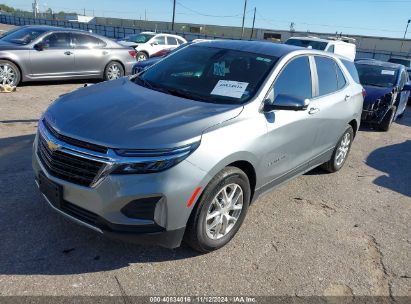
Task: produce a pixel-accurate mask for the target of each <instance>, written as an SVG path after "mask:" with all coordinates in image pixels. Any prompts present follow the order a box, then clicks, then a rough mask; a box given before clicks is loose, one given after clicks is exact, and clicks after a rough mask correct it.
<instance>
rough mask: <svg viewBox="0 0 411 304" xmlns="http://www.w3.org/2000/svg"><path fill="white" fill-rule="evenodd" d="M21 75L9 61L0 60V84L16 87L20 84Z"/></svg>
mask: <svg viewBox="0 0 411 304" xmlns="http://www.w3.org/2000/svg"><path fill="white" fill-rule="evenodd" d="M20 79H21V74H20V70H19V68H18V67H17V66H16V65H15V64H14V63H13V62H10V61H7V60H0V84H1V85H9V86H12V87H14V86H17V85H18V84H19V83H20Z"/></svg>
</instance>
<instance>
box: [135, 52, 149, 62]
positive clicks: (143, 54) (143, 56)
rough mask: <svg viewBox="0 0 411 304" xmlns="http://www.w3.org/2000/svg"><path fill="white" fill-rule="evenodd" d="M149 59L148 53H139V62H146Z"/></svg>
mask: <svg viewBox="0 0 411 304" xmlns="http://www.w3.org/2000/svg"><path fill="white" fill-rule="evenodd" d="M147 59H148V54H147V53H146V52H137V61H144V60H147Z"/></svg>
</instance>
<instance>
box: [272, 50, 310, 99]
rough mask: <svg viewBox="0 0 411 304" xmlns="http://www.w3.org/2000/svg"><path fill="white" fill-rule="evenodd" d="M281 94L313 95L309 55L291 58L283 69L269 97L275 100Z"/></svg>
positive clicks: (299, 96)
mask: <svg viewBox="0 0 411 304" xmlns="http://www.w3.org/2000/svg"><path fill="white" fill-rule="evenodd" d="M279 94H284V95H292V96H295V97H298V98H301V99H307V98H311V97H312V83H311V69H310V62H309V60H308V57H307V56H303V57H298V58H296V59H293V60H291V61H290V62H289V63H288V64H287V65H286V66H285V68H284V69H283V70H282V71H281V73H280V75H279V76H278V77H277V79H276V81H275V83H274V86H273V88H272V89H271V92H270V93H269V97H268V98H269V99H270V100H271V101H272V102H273V101H274V100H275V98H276V97H277V96H278V95H279Z"/></svg>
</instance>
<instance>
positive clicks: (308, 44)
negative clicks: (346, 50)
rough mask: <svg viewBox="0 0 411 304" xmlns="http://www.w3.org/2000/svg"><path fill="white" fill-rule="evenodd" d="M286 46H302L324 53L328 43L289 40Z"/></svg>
mask: <svg viewBox="0 0 411 304" xmlns="http://www.w3.org/2000/svg"><path fill="white" fill-rule="evenodd" d="M285 44H289V45H295V46H301V47H305V48H308V47H311V48H313V49H314V50H320V51H324V50H325V48H326V47H327V44H328V42H323V41H315V40H305V39H288V40H287V41H286V42H285Z"/></svg>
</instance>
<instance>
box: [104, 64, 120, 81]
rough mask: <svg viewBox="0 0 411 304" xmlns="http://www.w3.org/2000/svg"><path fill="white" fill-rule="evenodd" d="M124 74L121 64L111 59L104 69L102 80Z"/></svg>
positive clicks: (117, 77) (116, 77)
mask: <svg viewBox="0 0 411 304" xmlns="http://www.w3.org/2000/svg"><path fill="white" fill-rule="evenodd" d="M123 76H124V68H123V65H122V64H121V63H120V62H118V61H111V62H109V63H108V64H107V66H106V68H105V69H104V80H115V79H119V78H121V77H123Z"/></svg>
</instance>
